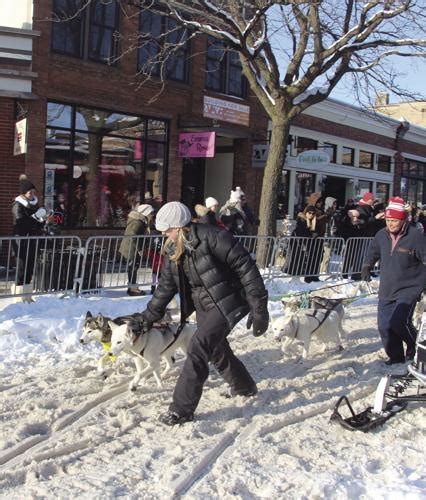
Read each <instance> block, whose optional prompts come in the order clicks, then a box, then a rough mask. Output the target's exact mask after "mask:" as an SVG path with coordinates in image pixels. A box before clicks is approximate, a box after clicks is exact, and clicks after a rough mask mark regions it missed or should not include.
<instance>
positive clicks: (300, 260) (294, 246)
mask: <svg viewBox="0 0 426 500" xmlns="http://www.w3.org/2000/svg"><path fill="white" fill-rule="evenodd" d="M317 213H318V210H317V209H316V207H315V206H314V205H307V206H306V207H305V210H303V212H300V213H299V214H298V215H297V221H296V228H295V230H294V231H293V236H300V237H303V238H304V239H303V240H292V241H291V245H290V248H289V250H288V252H289V257H288V262H289V264H288V268H287V272H288V274H291V275H293V276H305V282H306V283H310V282H311V281H319V278H318V276H317V275H318V272H319V267H320V262H321V256H322V251H323V244H322V241H321V240H317V238H318V233H317ZM307 238H309V240H308V239H307ZM310 240H312V241H310ZM314 240H315V241H314Z"/></svg>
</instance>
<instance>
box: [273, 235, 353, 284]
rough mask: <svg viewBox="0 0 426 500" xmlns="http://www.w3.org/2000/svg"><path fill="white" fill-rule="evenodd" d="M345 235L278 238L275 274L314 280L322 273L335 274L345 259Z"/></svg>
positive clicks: (338, 271) (336, 274)
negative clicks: (336, 236) (339, 236)
mask: <svg viewBox="0 0 426 500" xmlns="http://www.w3.org/2000/svg"><path fill="white" fill-rule="evenodd" d="M343 251H344V240H343V238H326V237H323V238H308V237H301V236H285V237H281V238H277V240H276V247H275V255H274V261H273V263H272V270H271V275H272V277H275V278H278V277H286V276H293V277H301V276H304V277H306V278H307V280H306V281H315V280H317V279H318V278H319V277H320V276H329V277H336V276H338V275H339V274H340V269H341V262H342V259H343Z"/></svg>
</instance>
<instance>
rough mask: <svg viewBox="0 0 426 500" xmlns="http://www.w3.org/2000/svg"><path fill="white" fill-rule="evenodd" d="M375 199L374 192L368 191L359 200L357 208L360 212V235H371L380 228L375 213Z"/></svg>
mask: <svg viewBox="0 0 426 500" xmlns="http://www.w3.org/2000/svg"><path fill="white" fill-rule="evenodd" d="M374 201H375V199H374V194H373V193H370V192H368V193H364V196H363V197H362V198H361V199H360V200H359V202H358V205H357V207H356V209H357V210H358V212H359V232H360V234H359V236H365V237H371V236H374V235H375V234H376V233H377V231H378V230H379V229H380V227H379V225H378V223H377V217H376V216H375V215H374V208H373V205H374Z"/></svg>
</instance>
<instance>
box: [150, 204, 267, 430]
mask: <svg viewBox="0 0 426 500" xmlns="http://www.w3.org/2000/svg"><path fill="white" fill-rule="evenodd" d="M190 222H191V213H190V211H189V209H188V208H187V207H186V206H185V205H183V204H182V203H180V202H177V201H174V202H170V203H166V204H165V205H164V206H163V207H162V208H161V209H160V210H159V212H158V214H157V217H156V228H157V229H158V230H159V231H162V232H163V233H164V234H165V235H166V236H167V237H168V240H167V242H166V244H165V261H164V266H163V271H162V274H161V277H160V280H159V283H158V286H157V288H156V290H155V292H154V295H153V297H152V299H151V301H150V302H149V303H148V305H147V307H146V310H145V311H144V312H143V313H142V316H143V330H146V329H148V328H150V327H151V326H152V324H153V323H154V321H158V320H159V319H161V318H162V317H163V315H164V312H165V310H166V306H167V304H168V303H169V302H170V300H171V299H172V298H173V297H174V295H175V294H176V293H177V292H179V295H180V304H181V321H182V322H184V321H185V320H186V318H187V317H188V316H189V315H190V314H191V313H192V312H193V311H194V310H195V311H196V315H197V331H196V332H195V334H194V337H193V338H192V341H191V343H190V345H189V350H188V354H187V358H186V360H185V364H184V366H183V370H182V372H181V375H180V376H179V378H178V381H177V383H176V387H175V389H174V393H173V401H172V403H171V405H170V407H169V411H168V412H167V413H165V414H163V415H161V416H160V421H161V422H163V423H164V424H167V425H176V424H182V423H184V422H188V421H190V420H192V419H193V415H194V411H195V409H196V408H197V405H198V402H199V400H200V398H201V394H202V391H203V385H204V382H205V381H206V379H207V377H208V375H209V362H212V363H213V365H214V367H215V368H216V370H217V371H218V372H219V373H220V375H221V376H222V377H223V378H224V379H225V381H226V382H227V383H228V384H229V385H230V395H231V396H233V395H241V396H253V395H254V394H256V392H257V387H256V383H255V382H254V380H253V379H252V377H251V376H250V374H249V373H248V371H247V370H246V368H245V366H244V365H243V364H242V362H241V361H240V360H239V359H238V358H237V357H236V356H235V354H234V353H233V352H232V349H231V347H230V345H229V343H228V340H227V336H228V334H229V332H230V331H231V329H232V328H233V327H234V326H235V324H236V323H238V322H239V321H240V320H241V319H242V318H243V317H244V316H245V315H246V314H248V313H249V312H250V316H249V320H248V322H247V327H248V328H250V326H251V325H252V326H253V334H254V335H255V336H258V335H262V334H263V333H264V332H265V331H266V329H267V328H268V322H269V314H268V308H267V304H268V294H267V291H266V290H265V285H264V283H263V280H262V277H261V276H260V273H259V271H258V269H257V267H256V264H255V262H254V261H253V260H252V259H251V257H250V255H249V254H248V253H247V251H246V250H245V249H244V247H243V246H242V245H240V244H239V243H238V242H237V241H236V240H235V239H234V238H233V236H232V235H231V234H230V232H229V231H223V230H220V229H219V228H217V227H213V226H211V225H208V224H190ZM242 291H243V292H244V293H241V292H242Z"/></svg>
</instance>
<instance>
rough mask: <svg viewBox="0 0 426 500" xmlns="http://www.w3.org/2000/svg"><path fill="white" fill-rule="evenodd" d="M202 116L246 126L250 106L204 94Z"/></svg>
mask: <svg viewBox="0 0 426 500" xmlns="http://www.w3.org/2000/svg"><path fill="white" fill-rule="evenodd" d="M203 116H204V117H206V118H213V119H214V120H222V121H224V122H230V123H237V124H238V125H245V126H246V127H248V126H249V124H250V107H249V106H246V105H244V104H239V103H237V102H231V101H225V100H224V99H217V98H216V97H209V96H204V106H203Z"/></svg>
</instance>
